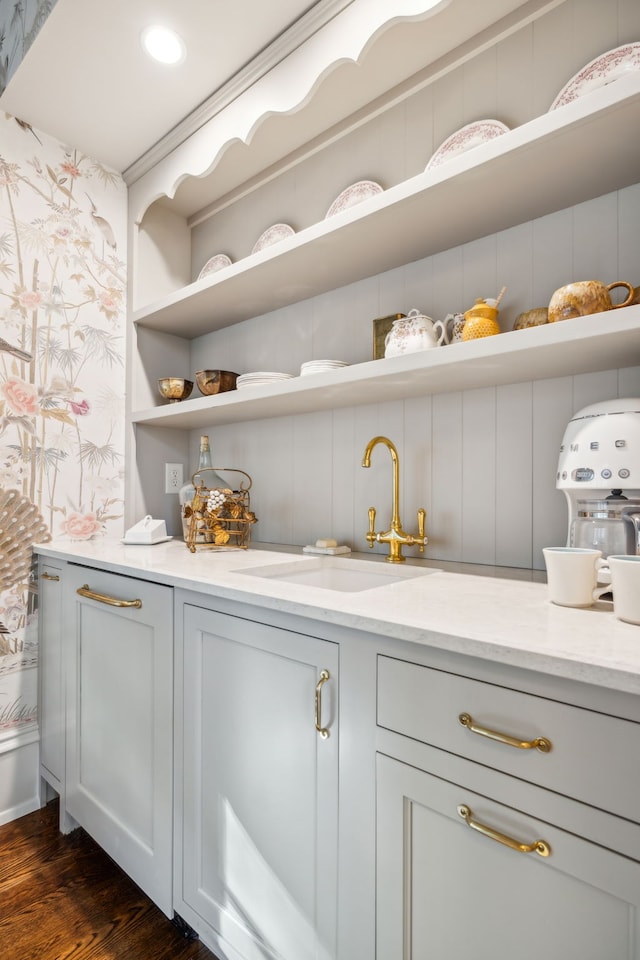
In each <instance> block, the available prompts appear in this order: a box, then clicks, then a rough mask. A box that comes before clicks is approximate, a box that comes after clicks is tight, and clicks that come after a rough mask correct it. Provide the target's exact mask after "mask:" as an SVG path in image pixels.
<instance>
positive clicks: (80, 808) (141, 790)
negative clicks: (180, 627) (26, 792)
mask: <svg viewBox="0 0 640 960" xmlns="http://www.w3.org/2000/svg"><path fill="white" fill-rule="evenodd" d="M172 599H173V590H172V589H171V588H170V587H167V586H162V585H160V584H156V583H151V582H149V581H144V580H137V579H134V578H132V577H124V576H119V575H117V574H112V573H106V572H105V571H103V570H96V569H92V568H89V567H82V566H77V565H75V564H68V566H67V570H66V573H65V579H64V620H63V624H64V642H65V645H66V651H65V659H66V671H67V741H66V757H67V770H66V809H67V812H68V813H69V814H70V815H71V816H72V817H73V818H74V819H75V820H76V821H77V822H78V823H79V824H80V825H81V826H82V827H84V828H85V829H86V831H87V832H88V833H89V834H91V836H92V837H93V838H94V839H95V840H96V841H97V842H98V843H99V844H100V846H101V847H103V849H104V850H106V851H107V853H108V854H109V855H110V856H111V857H113V859H114V860H115V861H116V862H117V863H118V864H119V865H120V866H121V867H122V868H123V869H124V870H125V871H126V872H127V873H128V874H129V876H130V877H132V879H133V880H135V881H136V883H137V884H138V885H139V886H140V887H141V888H142V889H143V890H144V891H145V893H147V894H148V895H149V896H150V897H151V899H152V900H153V901H154V902H155V903H156V904H157V905H158V906H159V907H160V908H161V909H162V910H163V911H164V912H165V913H166V914H167V915H169V916H170V915H171V913H172V877H171V865H172V788H173V754H172V732H173V603H172Z"/></svg>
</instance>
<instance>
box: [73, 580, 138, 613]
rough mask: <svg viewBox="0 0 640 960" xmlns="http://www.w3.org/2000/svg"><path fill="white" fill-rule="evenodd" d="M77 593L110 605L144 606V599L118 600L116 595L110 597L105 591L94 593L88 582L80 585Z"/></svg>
mask: <svg viewBox="0 0 640 960" xmlns="http://www.w3.org/2000/svg"><path fill="white" fill-rule="evenodd" d="M76 593H77V594H79V596H81V597H87V599H88V600H97V601H98V602H99V603H108V604H109V606H110V607H136V608H137V609H138V610H139V609H140V607H141V606H142V600H118V599H117V598H116V597H108V596H106V594H104V593H94V591H93V590H92V589H91V587H90V586H89V584H88V583H85V584H84V586H82V587H78V589H77V590H76Z"/></svg>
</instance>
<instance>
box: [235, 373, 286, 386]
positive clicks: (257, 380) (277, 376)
mask: <svg viewBox="0 0 640 960" xmlns="http://www.w3.org/2000/svg"><path fill="white" fill-rule="evenodd" d="M291 379H292V376H291V374H290V373H272V372H271V371H268V370H258V371H256V372H255V373H243V374H242V375H241V376H239V377H238V379H237V381H236V389H237V390H242V389H243V388H244V387H255V386H259V385H262V384H265V383H276V382H277V381H278V380H291Z"/></svg>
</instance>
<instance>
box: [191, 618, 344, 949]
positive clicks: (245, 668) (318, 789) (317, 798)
mask: <svg viewBox="0 0 640 960" xmlns="http://www.w3.org/2000/svg"><path fill="white" fill-rule="evenodd" d="M337 667H338V648H337V646H336V645H335V644H332V643H329V642H327V641H323V640H318V639H315V638H312V637H308V636H304V635H302V634H298V633H292V632H289V631H286V630H281V629H276V628H274V627H270V626H266V625H263V624H259V623H254V622H252V621H248V620H244V619H240V618H238V617H232V616H228V615H226V614H220V613H216V612H213V611H211V610H205V609H201V608H198V607H195V606H188V605H187V606H185V608H184V652H183V670H184V678H183V719H184V729H183V732H182V739H181V740H179V741H178V743H177V751H178V752H179V753H180V754H181V755H182V756H183V762H184V781H183V796H182V805H183V816H184V822H183V842H184V865H183V870H182V883H183V897H184V900H185V901H186V903H187V904H188V905H189V906H190V907H191V908H192V909H193V910H195V911H196V913H197V914H198V915H199V916H200V917H202V918H203V919H204V920H205V922H206V923H207V925H208V927H209V928H210V929H211V930H213V931H214V949H215V948H216V946H219V947H220V949H221V950H222V951H223V952H225V951H226V950H227V949H231V952H232V955H233V956H236V955H239V956H241V957H254V956H256V957H257V956H258V955H259V956H260V957H264V958H267V957H277V958H278V960H307V958H309V960H311V958H323V960H327V958H331V957H334V956H335V940H336V899H337V895H336V882H337V796H338V793H337V791H338V779H337V765H338V724H337V720H338V717H337V712H338V696H337V676H338V672H337ZM323 670H324V671H326V673H327V674H328V679H325V680H324V682H323V683H322V685H321V687H320V693H321V702H320V704H319V707H320V708H321V715H320V716H318V717H317V719H318V720H319V722H320V726H321V727H322V728H323V729H324V730H325V732H326V734H327V735H326V736H323V735H322V734H321V733H319V732H318V730H317V729H316V727H315V720H316V712H314V703H315V696H316V690H317V685H318V684H319V683H320V681H321V680H322V679H323V674H322V671H323ZM215 938H218V939H217V940H215ZM233 951H237V954H236V953H235V952H233Z"/></svg>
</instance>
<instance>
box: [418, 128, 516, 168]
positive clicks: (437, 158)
mask: <svg viewBox="0 0 640 960" xmlns="http://www.w3.org/2000/svg"><path fill="white" fill-rule="evenodd" d="M508 132H509V127H507V126H505V125H504V123H500V121H499V120H475V121H474V122H473V123H468V124H467V125H466V126H465V127H461V128H460V129H459V130H456V132H455V133H452V134H451V136H450V137H447V139H446V140H445V141H444V143H441V144H440V146H439V147H438V149H437V150H436V152H435V153H434V154H433V156H432V157H431V159H430V160H429V163H428V164H427V165H426V167H425V171H426V170H433V168H434V167H439V166H440V164H442V163H446V162H447V161H448V160H452V159H453V157H458V156H460V154H461V153H466V152H467V150H473V148H474V147H479V146H480V145H481V144H483V143H487V142H488V141H489V140H494V139H495V138H496V137H501V136H502V134H503V133H508Z"/></svg>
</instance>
